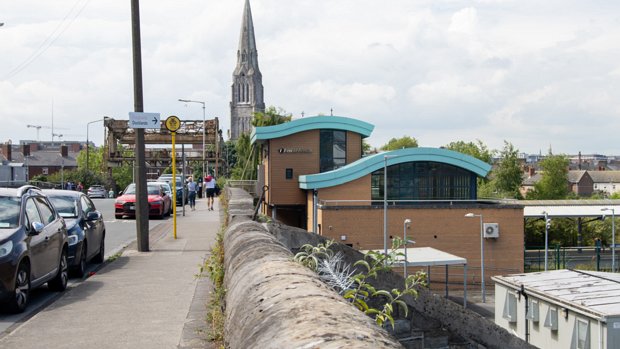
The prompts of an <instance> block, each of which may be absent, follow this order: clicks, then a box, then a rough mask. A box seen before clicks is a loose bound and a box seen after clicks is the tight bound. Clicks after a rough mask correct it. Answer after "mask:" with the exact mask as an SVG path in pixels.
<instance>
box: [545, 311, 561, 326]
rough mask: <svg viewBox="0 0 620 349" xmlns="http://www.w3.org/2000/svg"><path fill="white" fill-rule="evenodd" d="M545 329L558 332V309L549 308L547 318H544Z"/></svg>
mask: <svg viewBox="0 0 620 349" xmlns="http://www.w3.org/2000/svg"><path fill="white" fill-rule="evenodd" d="M544 326H545V327H548V328H550V329H551V331H557V330H558V309H557V308H551V307H549V310H548V311H547V316H546V317H545V324H544Z"/></svg>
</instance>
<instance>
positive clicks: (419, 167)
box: [371, 161, 476, 200]
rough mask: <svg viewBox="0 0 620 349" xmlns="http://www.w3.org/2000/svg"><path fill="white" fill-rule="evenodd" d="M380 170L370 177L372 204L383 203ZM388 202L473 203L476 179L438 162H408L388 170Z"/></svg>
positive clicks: (471, 174)
mask: <svg viewBox="0 0 620 349" xmlns="http://www.w3.org/2000/svg"><path fill="white" fill-rule="evenodd" d="M383 180H384V176H383V168H381V169H379V170H376V171H375V172H373V173H372V176H371V186H372V187H371V193H372V200H383ZM387 190H388V195H387V199H389V200H473V199H475V198H476V175H475V174H473V173H471V172H469V171H467V170H464V169H462V168H459V167H456V166H452V165H448V164H443V163H438V162H430V161H424V162H407V163H402V164H397V165H392V166H389V167H388V168H387Z"/></svg>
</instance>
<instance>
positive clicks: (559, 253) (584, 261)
mask: <svg viewBox="0 0 620 349" xmlns="http://www.w3.org/2000/svg"><path fill="white" fill-rule="evenodd" d="M547 253H548V255H547V258H548V261H549V262H548V270H558V269H583V270H596V271H611V265H612V263H611V258H612V253H611V249H610V248H608V247H607V248H600V247H594V246H586V247H574V246H570V247H563V246H560V245H554V246H550V248H549V249H548V250H547ZM524 264H525V265H524V270H525V271H526V272H533V271H544V270H545V248H544V247H539V246H534V247H529V248H527V249H526V250H525V251H524Z"/></svg>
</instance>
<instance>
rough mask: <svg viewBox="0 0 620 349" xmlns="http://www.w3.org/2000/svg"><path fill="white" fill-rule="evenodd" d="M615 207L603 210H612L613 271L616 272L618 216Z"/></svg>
mask: <svg viewBox="0 0 620 349" xmlns="http://www.w3.org/2000/svg"><path fill="white" fill-rule="evenodd" d="M615 210H616V209H614V208H609V207H605V208H602V209H601V211H611V272H612V273H615V272H616V216H615Z"/></svg>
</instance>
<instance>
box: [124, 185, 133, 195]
mask: <svg viewBox="0 0 620 349" xmlns="http://www.w3.org/2000/svg"><path fill="white" fill-rule="evenodd" d="M123 194H133V195H135V194H136V185H135V184H133V183H131V184H130V185H128V186H127V188H126V189H125V191H124V192H123Z"/></svg>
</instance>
